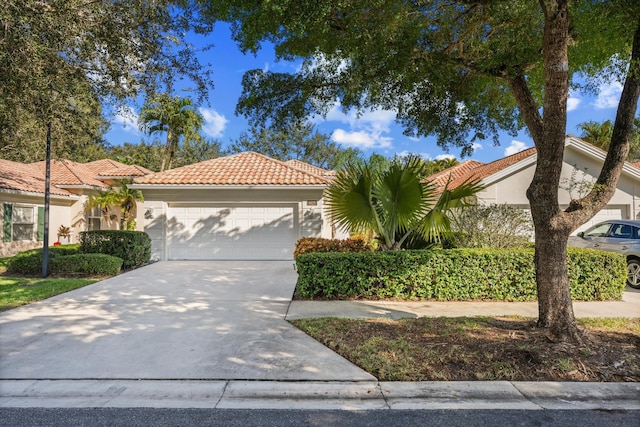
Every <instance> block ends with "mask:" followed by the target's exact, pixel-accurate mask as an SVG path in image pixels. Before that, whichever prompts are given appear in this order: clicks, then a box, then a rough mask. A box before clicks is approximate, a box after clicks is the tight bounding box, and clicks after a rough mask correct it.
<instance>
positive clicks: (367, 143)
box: [331, 129, 392, 150]
mask: <svg viewBox="0 0 640 427" xmlns="http://www.w3.org/2000/svg"><path fill="white" fill-rule="evenodd" d="M331 139H332V140H333V141H335V142H337V143H338V144H342V145H346V146H350V147H355V148H359V149H361V150H368V149H371V148H390V147H391V141H392V138H390V137H386V136H383V135H382V134H381V133H376V132H367V131H351V132H350V131H346V130H344V129H336V130H334V131H333V134H331Z"/></svg>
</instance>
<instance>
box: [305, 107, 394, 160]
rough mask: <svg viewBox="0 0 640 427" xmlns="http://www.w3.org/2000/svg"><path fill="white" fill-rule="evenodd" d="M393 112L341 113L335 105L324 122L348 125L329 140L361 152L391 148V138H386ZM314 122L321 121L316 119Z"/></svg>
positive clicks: (334, 133) (381, 110)
mask: <svg viewBox="0 0 640 427" xmlns="http://www.w3.org/2000/svg"><path fill="white" fill-rule="evenodd" d="M395 117H396V113H395V112H394V111H389V110H383V109H375V110H367V111H364V112H361V113H358V112H356V111H354V110H351V111H348V112H346V113H345V112H343V111H342V110H341V109H340V104H339V103H336V105H334V107H333V108H332V109H331V110H330V111H329V112H328V113H327V116H326V117H325V119H324V120H326V121H328V122H329V121H331V122H340V123H344V124H348V125H349V129H348V130H345V129H340V128H338V129H336V130H335V131H334V132H333V134H332V135H331V139H332V140H333V141H335V142H337V143H339V144H344V145H347V146H351V147H357V148H360V149H363V150H368V149H371V148H377V149H380V148H391V147H392V146H393V144H392V143H393V138H392V137H390V136H387V134H388V133H389V132H390V131H391V123H393V121H394V120H395ZM315 121H316V122H320V121H321V119H318V118H316V120H315Z"/></svg>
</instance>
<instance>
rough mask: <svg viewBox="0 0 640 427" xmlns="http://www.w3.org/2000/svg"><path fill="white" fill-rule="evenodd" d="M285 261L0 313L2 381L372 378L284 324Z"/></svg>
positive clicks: (118, 282) (179, 273)
mask: <svg viewBox="0 0 640 427" xmlns="http://www.w3.org/2000/svg"><path fill="white" fill-rule="evenodd" d="M295 281H296V273H295V271H294V270H293V263H292V262H291V261H269V262H247V261H243V262H239V261H238V262H236V261H219V262H200V261H185V262H179V261H172V262H158V263H155V264H152V265H149V266H146V267H144V268H140V269H137V270H134V271H131V272H128V273H125V274H122V275H119V276H117V277H113V278H110V279H108V280H105V281H102V282H99V283H96V284H93V285H90V286H87V287H85V288H82V289H78V290H75V291H72V292H69V293H66V294H62V295H58V296H56V297H53V298H50V299H48V300H45V301H41V302H39V303H35V304H31V305H28V306H24V307H20V308H17V309H13V310H9V311H7V312H4V313H0V378H1V379H203V380H205V379H206V380H213V379H216V380H223V379H229V380H239V379H242V380H327V381H332V380H343V381H345V380H346V381H360V380H363V381H369V380H374V378H373V377H372V376H370V375H369V374H367V373H366V372H364V371H362V370H361V369H359V368H358V367H356V366H354V365H353V364H351V363H350V362H348V361H346V360H345V359H343V358H342V357H340V356H338V355H337V354H336V353H334V352H332V351H330V350H329V349H327V348H326V347H324V346H322V345H320V344H319V343H317V342H316V341H315V340H313V339H311V338H310V337H308V336H307V335H306V334H304V333H303V332H301V331H299V330H298V329H296V328H295V327H293V326H291V325H290V324H289V323H288V322H287V321H285V320H284V318H285V316H286V313H287V309H288V306H289V303H290V300H291V296H292V294H293V291H294V287H295Z"/></svg>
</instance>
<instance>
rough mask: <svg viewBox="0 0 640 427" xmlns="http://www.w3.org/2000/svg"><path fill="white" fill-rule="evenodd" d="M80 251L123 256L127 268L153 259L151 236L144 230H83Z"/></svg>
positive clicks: (124, 266)
mask: <svg viewBox="0 0 640 427" xmlns="http://www.w3.org/2000/svg"><path fill="white" fill-rule="evenodd" d="M80 252H82V253H99V254H106V255H112V256H115V257H118V258H121V259H122V260H123V264H122V268H125V269H128V268H134V267H140V266H142V265H144V264H146V263H147V262H149V260H150V259H151V238H150V237H149V235H148V234H147V233H145V232H144V231H128V230H93V231H83V232H82V233H80Z"/></svg>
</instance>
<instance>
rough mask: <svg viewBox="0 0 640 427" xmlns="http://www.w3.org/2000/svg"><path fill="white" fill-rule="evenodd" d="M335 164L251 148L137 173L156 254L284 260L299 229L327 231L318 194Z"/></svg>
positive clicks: (306, 233) (136, 184)
mask: <svg viewBox="0 0 640 427" xmlns="http://www.w3.org/2000/svg"><path fill="white" fill-rule="evenodd" d="M332 176H333V172H331V171H327V170H324V169H322V168H318V167H315V166H312V165H309V164H306V163H304V162H300V161H297V160H291V161H288V162H282V161H279V160H275V159H272V158H269V157H267V156H264V155H262V154H258V153H254V152H245V153H240V154H235V155H231V156H228V157H221V158H217V159H212V160H207V161H204V162H200V163H196V164H193V165H189V166H184V167H180V168H176V169H171V170H168V171H164V172H158V173H154V174H151V175H146V176H143V177H139V178H136V179H135V180H134V184H133V185H132V186H131V188H133V189H138V190H141V191H142V193H143V195H144V215H143V216H144V230H145V231H146V232H147V233H148V234H149V235H150V236H151V239H152V257H153V258H156V259H160V260H289V259H292V258H293V250H294V248H295V243H296V241H297V240H298V239H299V238H300V237H303V236H305V237H331V236H332V230H331V226H330V223H329V221H327V220H326V218H325V213H324V212H323V206H322V196H323V192H324V190H325V188H326V187H327V185H328V184H329V182H330V179H331V177H332Z"/></svg>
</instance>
